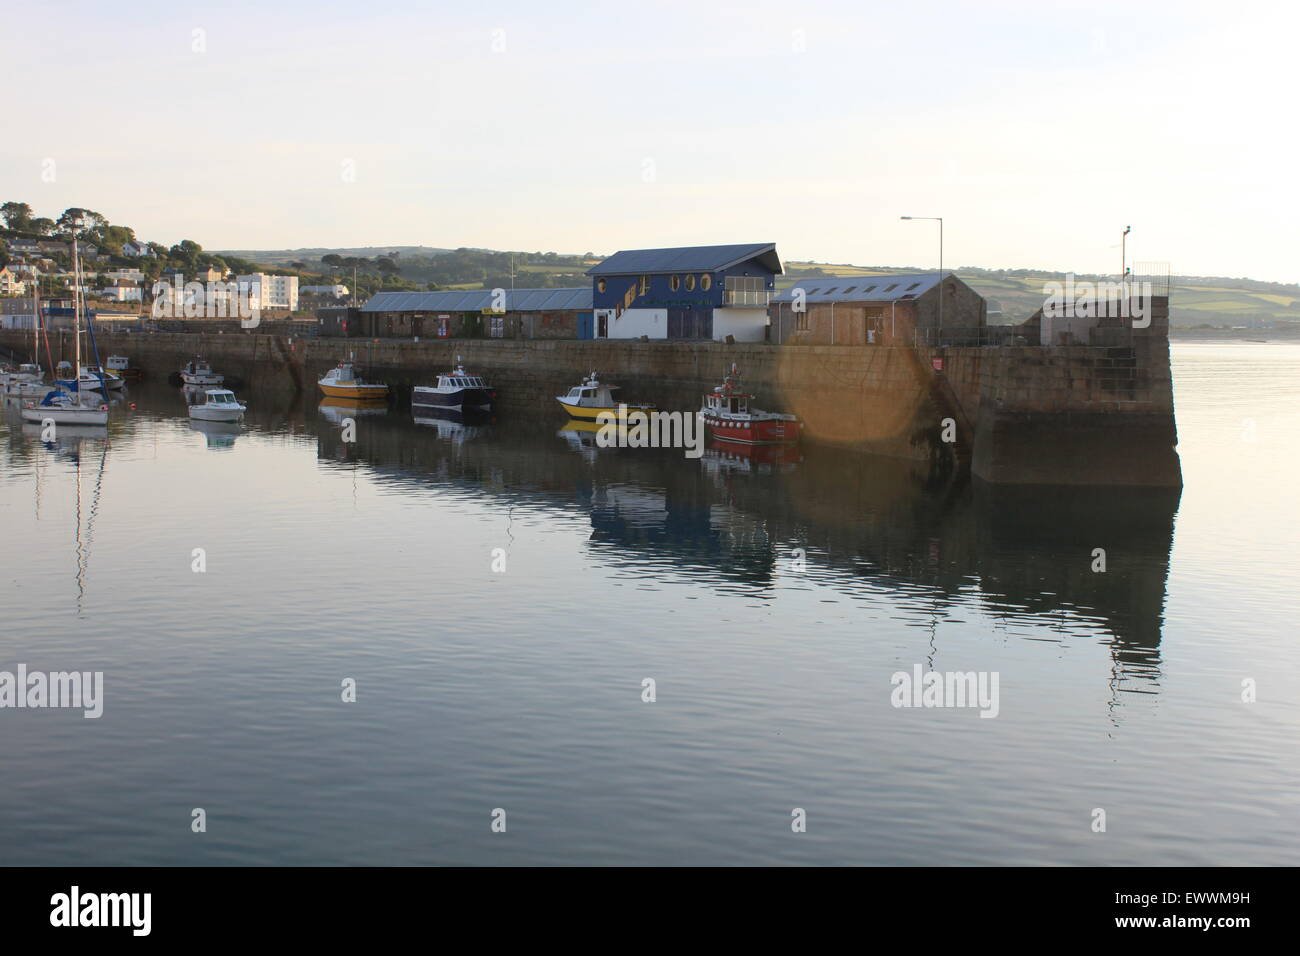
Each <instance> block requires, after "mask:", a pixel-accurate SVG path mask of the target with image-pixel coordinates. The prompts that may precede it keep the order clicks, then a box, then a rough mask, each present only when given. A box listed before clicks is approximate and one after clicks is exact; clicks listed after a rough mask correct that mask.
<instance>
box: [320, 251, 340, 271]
mask: <svg viewBox="0 0 1300 956" xmlns="http://www.w3.org/2000/svg"><path fill="white" fill-rule="evenodd" d="M320 261H321V262H323V263H325V265H327V266H329V267H330V268H332V269H337V268H338V267H339V266H341V265H343V257H342V256H339V255H335V254H334V253H332V252H331V253H330V254H329V255H327V256H321V257H320Z"/></svg>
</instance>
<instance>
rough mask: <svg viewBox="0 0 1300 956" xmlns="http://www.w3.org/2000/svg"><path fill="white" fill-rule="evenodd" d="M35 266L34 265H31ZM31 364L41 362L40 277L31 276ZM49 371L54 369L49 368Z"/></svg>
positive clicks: (36, 364)
mask: <svg viewBox="0 0 1300 956" xmlns="http://www.w3.org/2000/svg"><path fill="white" fill-rule="evenodd" d="M33 268H35V267H33ZM32 280H33V282H32V364H33V365H35V366H37V367H39V366H40V364H41V277H40V274H39V273H37V274H34V275H33V276H32ZM50 371H51V372H52V371H54V370H53V369H50Z"/></svg>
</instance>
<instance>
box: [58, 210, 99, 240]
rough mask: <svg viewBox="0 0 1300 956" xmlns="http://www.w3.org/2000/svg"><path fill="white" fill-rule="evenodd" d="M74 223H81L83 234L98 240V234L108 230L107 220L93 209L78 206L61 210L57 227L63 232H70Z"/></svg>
mask: <svg viewBox="0 0 1300 956" xmlns="http://www.w3.org/2000/svg"><path fill="white" fill-rule="evenodd" d="M76 223H81V228H82V230H83V231H84V232H86V233H89V234H91V235H93V236H95V237H96V238H98V236H99V234H100V232H102V231H103V230H104V229H106V228H108V220H107V219H105V218H104V217H103V216H101V215H100V214H99V213H97V212H95V211H94V210H93V209H82V208H81V207H80V206H69V207H68V208H67V209H65V210H63V215H62V216H60V217H59V221H58V223H57V225H58V226H59V228H60V229H62V230H63V231H64V232H69V233H70V232H72V229H73V227H74V225H75V224H76Z"/></svg>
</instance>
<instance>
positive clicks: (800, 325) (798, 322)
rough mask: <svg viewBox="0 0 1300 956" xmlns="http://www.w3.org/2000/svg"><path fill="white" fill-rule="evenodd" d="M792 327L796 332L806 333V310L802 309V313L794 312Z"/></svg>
mask: <svg viewBox="0 0 1300 956" xmlns="http://www.w3.org/2000/svg"><path fill="white" fill-rule="evenodd" d="M794 327H795V330H796V331H798V332H807V331H808V310H807V309H804V310H803V311H802V312H796V313H795V314H794Z"/></svg>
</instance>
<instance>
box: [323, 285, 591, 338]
mask: <svg viewBox="0 0 1300 956" xmlns="http://www.w3.org/2000/svg"><path fill="white" fill-rule="evenodd" d="M324 321H325V317H324V316H322V322H324ZM347 324H348V328H347V329H346V331H344V330H340V331H337V332H333V333H332V334H342V335H362V336H366V337H370V338H431V339H448V338H455V339H461V338H490V339H578V338H591V328H592V321H591V289H589V288H581V289H471V290H448V291H442V292H380V293H379V294H377V295H375V296H373V297H371V299H370V300H369V301H368V302H366V304H365V305H363V306H362V307H361V309H360V310H359V312H357V313H355V315H354V316H353V317H352V318H349V319H347Z"/></svg>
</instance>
